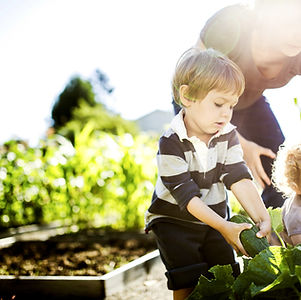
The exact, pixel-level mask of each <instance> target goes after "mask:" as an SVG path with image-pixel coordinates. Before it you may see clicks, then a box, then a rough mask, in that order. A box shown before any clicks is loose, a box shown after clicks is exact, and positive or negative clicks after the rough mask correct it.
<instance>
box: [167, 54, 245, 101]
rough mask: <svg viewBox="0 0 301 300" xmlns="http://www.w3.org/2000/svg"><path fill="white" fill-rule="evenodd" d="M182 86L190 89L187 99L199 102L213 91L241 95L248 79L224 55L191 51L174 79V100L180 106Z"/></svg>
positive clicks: (184, 55)
mask: <svg viewBox="0 0 301 300" xmlns="http://www.w3.org/2000/svg"><path fill="white" fill-rule="evenodd" d="M182 85H187V86H188V89H187V93H186V95H184V96H185V98H187V99H190V100H192V101H196V100H197V99H204V98H205V97H206V96H207V94H208V93H209V92H210V91H212V90H217V91H219V92H227V93H228V92H229V93H233V95H238V96H240V95H241V94H242V93H243V91H244V88H245V79H244V76H243V74H242V72H241V70H240V69H239V67H238V66H237V65H236V64H235V63H234V62H233V61H231V60H230V59H229V58H227V57H226V56H224V55H223V54H221V53H220V52H218V51H216V50H213V49H207V50H199V49H197V48H191V49H189V50H187V51H186V52H184V54H183V55H182V56H181V58H180V60H179V61H178V63H177V66H176V69H175V72H174V76H173V80H172V88H173V97H174V100H175V102H176V103H177V104H179V105H182V103H181V100H180V94H179V90H180V87H181V86H182ZM182 106H183V105H182Z"/></svg>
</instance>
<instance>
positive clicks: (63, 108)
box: [51, 76, 96, 128]
mask: <svg viewBox="0 0 301 300" xmlns="http://www.w3.org/2000/svg"><path fill="white" fill-rule="evenodd" d="M80 101H84V102H86V103H87V104H89V105H90V106H94V105H95V104H96V101H95V94H94V92H93V88H92V85H91V83H90V82H89V81H88V80H82V79H81V78H80V77H78V76H76V77H73V78H72V79H71V80H70V82H69V83H68V84H67V86H66V87H65V89H64V90H63V92H62V93H61V94H60V95H59V97H58V99H57V101H56V102H55V104H54V106H53V108H52V112H51V115H52V119H53V121H54V125H53V127H54V128H60V127H62V126H64V125H65V124H66V123H67V122H68V121H70V120H71V119H72V111H73V109H74V108H75V107H78V106H79V102H80Z"/></svg>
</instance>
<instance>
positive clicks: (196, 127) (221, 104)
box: [146, 49, 270, 300]
mask: <svg viewBox="0 0 301 300" xmlns="http://www.w3.org/2000/svg"><path fill="white" fill-rule="evenodd" d="M172 85H173V96H174V99H175V101H177V103H178V104H180V105H181V106H182V107H183V108H182V110H181V111H180V112H179V113H178V114H177V115H176V116H175V117H174V119H173V120H172V122H171V126H170V128H169V129H168V130H167V131H166V132H165V133H164V135H163V136H162V137H161V138H160V141H159V151H158V153H157V164H158V180H157V183H156V188H155V191H154V194H153V198H152V203H151V205H150V207H149V209H148V211H147V213H146V231H148V230H152V231H153V232H154V235H155V237H156V240H157V244H158V248H159V251H160V255H161V258H162V261H163V263H164V264H165V266H166V269H167V272H166V276H167V278H168V288H169V289H171V290H173V295H174V299H176V300H178V299H185V298H186V297H187V296H188V295H189V294H190V292H191V291H192V290H193V288H194V287H195V285H196V284H197V281H198V278H199V276H200V275H201V274H204V275H206V276H208V273H207V271H208V269H209V268H211V267H212V266H214V265H217V264H220V265H224V264H231V265H232V267H233V273H234V275H235V276H237V275H238V274H239V265H238V263H236V262H235V258H234V253H233V249H232V248H231V246H232V247H233V248H234V249H235V250H236V251H240V252H242V253H243V254H246V252H245V250H244V249H243V246H242V244H241V243H240V240H239V234H240V232H241V231H242V230H244V229H247V228H250V227H251V226H250V224H235V223H232V222H229V221H227V219H228V217H229V216H228V215H227V195H226V190H225V187H226V188H228V189H231V190H232V192H233V193H234V195H235V196H236V197H237V199H238V200H239V202H240V203H241V205H242V206H243V208H244V209H245V210H246V212H247V213H248V214H249V215H250V217H251V218H252V219H253V220H254V222H255V223H256V224H257V225H258V226H259V228H260V231H259V233H258V234H257V235H258V237H262V236H265V235H267V234H269V232H270V218H269V214H268V213H267V211H266V209H265V206H264V204H263V202H262V199H261V198H260V196H259V194H258V192H257V190H256V188H255V185H254V184H253V182H252V180H251V179H252V177H251V175H250V173H249V170H248V168H247V167H246V164H245V162H244V161H243V153H242V149H241V146H240V144H239V141H238V137H237V133H236V131H235V127H234V126H232V125H231V124H230V123H229V122H230V120H231V116H232V112H233V107H234V106H235V105H236V103H237V101H238V98H239V96H240V95H241V94H242V92H243V90H244V77H243V75H242V73H241V71H240V70H239V68H238V67H237V66H236V65H235V64H234V63H233V62H232V61H230V60H229V59H228V58H226V57H224V56H223V55H222V54H220V53H218V52H216V51H214V50H212V49H208V50H205V51H200V50H197V49H190V50H188V51H187V52H185V53H184V55H183V56H182V57H181V59H180V61H179V62H178V64H177V67H176V70H175V73H174V76H173V82H172ZM229 244H230V245H231V246H230V245H229Z"/></svg>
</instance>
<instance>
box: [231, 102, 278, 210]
mask: <svg viewBox="0 0 301 300" xmlns="http://www.w3.org/2000/svg"><path fill="white" fill-rule="evenodd" d="M231 123H232V124H233V125H236V126H237V129H238V132H239V133H241V135H242V136H243V137H245V138H246V139H247V140H250V141H253V142H255V143H256V144H258V145H260V146H262V147H266V148H269V149H271V150H272V151H273V152H275V153H276V152H277V151H278V149H279V146H280V145H281V144H282V143H283V142H284V135H283V133H282V131H281V128H280V126H279V123H278V121H277V119H276V117H275V115H274V113H273V112H272V110H271V108H270V105H269V103H268V102H267V101H266V99H265V97H264V96H262V97H261V98H260V99H259V100H258V101H257V102H256V103H254V104H253V105H252V106H251V107H248V108H246V109H242V110H239V111H234V112H233V117H232V120H231ZM261 162H262V165H263V168H264V170H265V172H266V173H267V175H268V176H269V178H271V174H272V163H273V160H272V159H271V158H269V157H267V156H262V157H261ZM262 198H263V201H264V203H265V206H266V207H269V206H272V207H281V206H282V205H283V203H284V199H283V197H282V194H281V193H279V192H277V191H276V189H275V188H274V187H273V186H272V185H270V186H266V187H265V188H264V190H263V193H262Z"/></svg>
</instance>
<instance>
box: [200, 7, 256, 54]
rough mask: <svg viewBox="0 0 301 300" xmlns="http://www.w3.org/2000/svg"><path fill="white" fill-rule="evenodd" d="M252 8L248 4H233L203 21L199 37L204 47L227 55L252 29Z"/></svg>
mask: <svg viewBox="0 0 301 300" xmlns="http://www.w3.org/2000/svg"><path fill="white" fill-rule="evenodd" d="M253 22H254V14H253V10H252V9H251V8H250V6H248V5H244V4H234V5H230V6H226V7H224V8H222V9H220V10H219V11H217V12H216V13H215V14H214V15H213V16H212V17H210V18H209V19H208V20H207V22H206V23H205V25H204V27H203V29H202V31H201V33H200V38H201V40H202V42H203V43H204V45H205V46H206V48H214V49H216V50H219V51H220V52H222V53H224V54H226V55H228V54H229V53H231V52H232V51H235V49H237V48H238V47H239V44H240V43H241V42H243V40H244V39H245V38H248V36H249V34H250V32H251V31H252V27H253Z"/></svg>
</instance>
